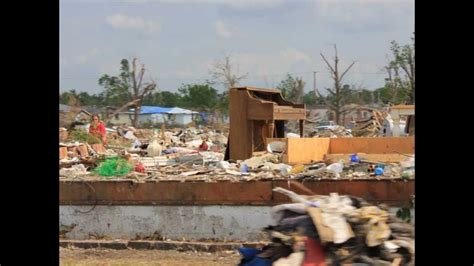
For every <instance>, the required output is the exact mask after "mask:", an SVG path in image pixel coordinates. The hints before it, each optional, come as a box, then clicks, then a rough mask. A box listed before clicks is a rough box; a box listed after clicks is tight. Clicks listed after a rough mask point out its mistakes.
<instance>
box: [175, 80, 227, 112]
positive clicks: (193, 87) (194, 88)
mask: <svg viewBox="0 0 474 266" xmlns="http://www.w3.org/2000/svg"><path fill="white" fill-rule="evenodd" d="M178 91H179V93H181V95H182V104H183V106H185V107H188V108H194V109H196V110H199V111H211V110H212V109H214V108H215V107H216V106H217V104H218V102H219V96H218V93H217V90H216V89H214V88H213V87H211V86H210V85H207V84H206V85H201V84H189V85H183V86H182V87H181V88H179V89H178Z"/></svg>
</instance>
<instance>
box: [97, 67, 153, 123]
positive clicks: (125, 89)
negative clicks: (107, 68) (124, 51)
mask: <svg viewBox="0 0 474 266" xmlns="http://www.w3.org/2000/svg"><path fill="white" fill-rule="evenodd" d="M136 61H137V59H136V58H133V60H132V69H131V70H130V64H129V61H128V60H127V59H122V61H121V62H120V63H121V65H122V66H121V68H120V70H121V72H120V75H119V77H117V76H109V75H103V76H102V77H101V78H100V79H99V85H101V86H103V87H105V89H106V90H105V97H106V98H116V99H117V100H119V101H118V102H117V103H116V104H117V105H119V104H120V105H121V107H120V108H118V109H117V111H115V112H114V115H115V114H116V113H118V112H120V111H122V110H124V109H126V108H127V107H132V106H133V107H134V109H135V110H134V114H133V118H132V125H133V126H134V127H137V125H138V115H139V114H140V108H141V105H142V101H143V98H144V97H145V96H146V95H147V94H149V93H150V92H152V91H153V90H154V89H155V88H156V83H155V82H154V81H153V80H152V81H151V82H148V83H144V82H143V76H144V75H145V65H142V66H141V68H140V70H139V71H138V72H137V66H136V65H137V62H136ZM110 117H113V115H112V116H110Z"/></svg>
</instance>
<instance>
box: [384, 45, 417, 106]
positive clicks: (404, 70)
mask: <svg viewBox="0 0 474 266" xmlns="http://www.w3.org/2000/svg"><path fill="white" fill-rule="evenodd" d="M412 41H413V43H412V44H406V45H403V46H400V45H399V44H398V43H397V42H396V41H392V42H391V45H392V46H391V47H390V50H392V54H393V60H391V61H390V62H389V64H388V66H386V67H385V69H386V71H387V75H388V77H387V78H386V79H385V81H386V84H385V87H386V88H388V89H389V91H390V92H391V93H392V102H395V103H397V102H398V99H399V98H400V97H399V95H398V94H399V93H402V94H404V95H403V96H404V97H403V98H406V99H403V98H402V99H403V100H405V101H407V102H409V103H411V104H414V103H415V44H414V41H415V39H414V38H412ZM405 95H406V97H405Z"/></svg>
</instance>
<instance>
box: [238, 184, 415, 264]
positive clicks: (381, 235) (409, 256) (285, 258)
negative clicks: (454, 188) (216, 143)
mask: <svg viewBox="0 0 474 266" xmlns="http://www.w3.org/2000/svg"><path fill="white" fill-rule="evenodd" d="M274 191H275V192H280V193H283V194H285V195H287V196H288V197H290V198H291V199H292V201H293V202H294V203H292V204H282V205H278V206H274V207H273V208H272V213H271V214H272V218H273V221H274V223H273V225H270V226H268V227H266V228H265V229H264V231H265V232H266V233H267V235H268V237H270V238H271V240H272V242H271V243H270V244H268V245H266V246H265V247H263V248H261V249H257V248H240V249H239V252H240V253H241V255H242V259H241V262H240V264H239V265H243V266H246V265H307V264H305V263H309V262H311V263H313V264H314V265H316V264H317V263H318V262H319V263H323V264H324V263H325V264H327V265H345V264H352V263H368V264H370V265H414V260H415V241H414V237H415V231H414V226H413V225H411V224H408V223H405V222H403V221H402V220H400V219H398V218H397V217H396V216H395V215H393V214H389V213H388V211H387V209H386V208H385V207H384V206H373V205H371V204H369V203H368V202H366V201H365V200H364V199H361V198H357V197H352V196H342V195H338V194H337V193H331V194H330V195H329V196H317V195H312V196H306V195H298V194H296V193H294V192H293V191H289V190H286V189H283V188H275V189H274ZM313 264H311V265H313ZM308 265H309V264H308ZM318 265H319V264H318Z"/></svg>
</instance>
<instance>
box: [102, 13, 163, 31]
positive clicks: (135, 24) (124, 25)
mask: <svg viewBox="0 0 474 266" xmlns="http://www.w3.org/2000/svg"><path fill="white" fill-rule="evenodd" d="M105 20H106V21H107V23H108V24H109V25H110V26H111V27H113V28H116V29H125V30H128V29H133V30H140V31H143V32H146V33H153V32H157V31H159V30H160V29H161V26H160V24H159V23H158V22H155V21H152V20H145V19H143V18H141V17H130V16H127V15H123V14H115V15H112V16H107V17H106V19H105Z"/></svg>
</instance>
